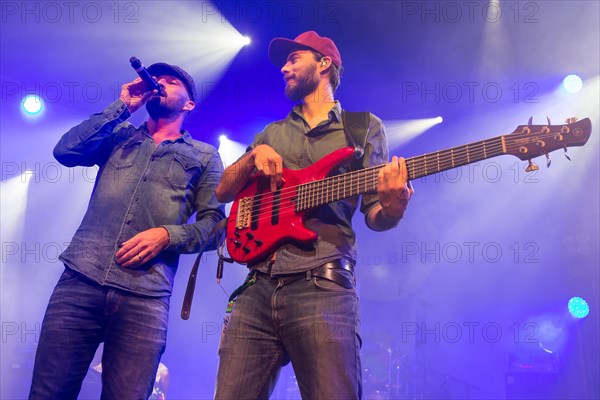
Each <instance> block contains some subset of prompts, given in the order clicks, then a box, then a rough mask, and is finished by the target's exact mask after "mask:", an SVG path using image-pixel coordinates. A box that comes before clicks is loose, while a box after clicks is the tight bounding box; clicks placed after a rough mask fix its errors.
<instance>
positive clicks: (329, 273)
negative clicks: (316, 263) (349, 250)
mask: <svg viewBox="0 0 600 400" xmlns="http://www.w3.org/2000/svg"><path fill="white" fill-rule="evenodd" d="M340 270H346V271H349V272H350V273H352V275H354V264H352V263H351V262H350V261H348V260H344V259H338V260H334V261H330V262H328V263H325V264H323V265H321V266H320V267H317V268H313V269H312V270H310V275H311V276H312V277H319V278H323V279H327V280H330V281H333V282H335V283H337V284H339V285H341V286H343V287H345V288H346V289H352V288H353V287H354V282H353V280H352V279H350V278H348V277H347V276H346V275H344V274H340V273H339V271H340Z"/></svg>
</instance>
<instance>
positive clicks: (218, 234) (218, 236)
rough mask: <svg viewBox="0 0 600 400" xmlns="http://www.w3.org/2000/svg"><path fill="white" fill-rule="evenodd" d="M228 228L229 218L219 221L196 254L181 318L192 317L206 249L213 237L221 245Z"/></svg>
mask: <svg viewBox="0 0 600 400" xmlns="http://www.w3.org/2000/svg"><path fill="white" fill-rule="evenodd" d="M226 228H227V218H224V219H222V220H221V222H219V223H218V224H217V225H215V227H214V228H213V229H212V231H210V233H209V234H208V238H207V239H206V241H205V242H204V244H203V245H202V247H201V248H200V250H199V252H198V256H196V261H195V262H194V266H193V267H192V270H191V271H190V277H189V278H188V284H187V287H186V289H185V296H184V297H183V305H182V306H181V318H182V319H188V318H190V311H191V309H192V300H193V299H194V290H195V289H196V277H197V276H198V267H199V266H200V260H201V259H202V254H203V253H204V249H205V248H206V246H207V245H208V244H209V243H210V241H211V239H212V238H213V237H215V240H216V241H217V247H218V246H219V245H220V242H221V241H222V240H223V239H222V238H223V235H224V234H225V229H226Z"/></svg>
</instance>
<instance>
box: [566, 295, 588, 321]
mask: <svg viewBox="0 0 600 400" xmlns="http://www.w3.org/2000/svg"><path fill="white" fill-rule="evenodd" d="M569 312H570V313H571V315H572V316H574V317H575V318H585V317H587V315H588V314H589V313H590V306H589V305H588V303H587V301H585V300H584V299H582V298H581V297H571V299H570V300H569Z"/></svg>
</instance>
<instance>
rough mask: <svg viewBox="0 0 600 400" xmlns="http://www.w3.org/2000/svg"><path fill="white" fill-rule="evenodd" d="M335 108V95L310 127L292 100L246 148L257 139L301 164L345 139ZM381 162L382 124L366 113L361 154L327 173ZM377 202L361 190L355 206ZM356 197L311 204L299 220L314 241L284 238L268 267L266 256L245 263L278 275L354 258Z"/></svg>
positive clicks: (384, 156) (384, 154) (287, 164)
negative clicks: (278, 118)
mask: <svg viewBox="0 0 600 400" xmlns="http://www.w3.org/2000/svg"><path fill="white" fill-rule="evenodd" d="M341 111H342V107H341V105H340V103H339V102H338V101H336V102H335V106H334V107H333V109H332V110H331V111H330V112H329V117H328V119H327V120H325V121H322V122H321V123H319V124H318V125H317V126H316V127H315V128H313V129H310V127H309V125H308V123H307V122H306V120H305V119H304V118H303V116H302V110H301V107H300V105H296V106H295V107H294V108H293V109H292V111H291V112H290V113H289V114H288V116H287V117H286V118H285V119H283V120H281V121H276V122H273V123H271V124H269V125H267V126H266V127H265V129H264V130H263V131H262V132H261V133H259V134H258V135H256V137H255V138H254V142H253V143H252V144H251V145H250V146H249V147H248V150H251V149H252V148H254V147H256V146H257V145H259V144H267V145H269V146H271V147H272V148H273V149H274V150H275V151H276V152H277V153H279V154H280V155H281V157H282V158H283V167H284V168H288V169H293V170H298V169H303V168H306V167H308V166H310V165H311V164H313V163H315V162H316V161H319V160H320V159H321V158H323V157H324V156H326V155H328V154H329V153H331V152H333V151H335V150H338V149H340V148H343V147H347V146H349V145H350V144H349V141H348V140H347V138H346V135H345V133H344V126H343V123H342V120H341ZM387 162H388V146H387V140H386V138H385V128H384V126H383V123H382V122H381V120H380V119H379V118H377V117H376V116H375V115H373V114H371V118H370V123H369V129H368V136H367V145H366V148H365V153H364V157H363V158H362V160H360V161H358V162H357V161H354V162H349V163H346V164H342V165H341V166H340V167H339V168H337V170H334V171H333V172H332V174H338V173H345V172H349V171H351V170H355V169H359V168H366V167H370V166H375V165H381V164H385V163H387ZM377 202H378V200H377V194H364V195H362V200H361V205H360V210H361V212H362V213H363V214H365V215H366V214H367V213H368V212H369V211H370V210H371V209H372V208H373V207H374V206H375V205H376V204H377ZM358 203H359V196H353V197H350V198H347V199H344V200H340V201H336V202H333V203H329V204H327V205H324V206H320V207H318V208H316V209H314V210H312V211H311V212H309V214H308V215H307V218H306V221H305V225H306V227H307V228H308V229H311V230H312V231H314V232H316V233H317V235H318V240H317V241H316V242H315V243H314V244H311V245H308V246H303V245H298V244H293V243H288V244H284V245H282V246H281V247H280V248H279V249H278V250H277V252H276V256H275V261H274V263H273V264H272V265H271V267H270V268H271V270H270V271H269V265H270V264H271V258H269V259H267V260H265V261H263V262H261V263H259V264H256V265H253V266H251V267H252V268H256V269H259V270H260V271H262V272H265V273H268V272H270V273H271V275H279V274H290V273H296V272H303V271H307V270H310V269H313V268H315V267H318V266H320V265H322V264H324V263H326V262H329V261H332V260H335V259H339V258H345V259H347V260H349V261H351V262H353V263H355V261H356V236H355V234H354V230H353V228H352V216H353V215H354V212H355V211H356V209H357V208H358Z"/></svg>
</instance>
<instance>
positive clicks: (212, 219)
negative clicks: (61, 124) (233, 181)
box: [54, 100, 225, 297]
mask: <svg viewBox="0 0 600 400" xmlns="http://www.w3.org/2000/svg"><path fill="white" fill-rule="evenodd" d="M130 116H131V114H130V113H129V111H128V109H127V107H126V105H125V104H124V103H123V102H122V101H121V100H117V101H115V102H114V103H113V104H111V105H110V106H108V107H107V108H106V109H105V110H104V111H103V112H102V113H98V114H94V115H92V116H91V117H90V119H88V120H86V121H83V122H82V123H81V124H79V125H77V126H75V127H74V128H72V129H71V130H70V131H69V132H67V133H66V134H65V135H64V136H63V137H62V138H61V139H60V141H59V142H58V144H57V145H56V147H55V148H54V157H55V158H56V159H57V160H58V161H59V162H60V163H61V164H63V165H65V166H68V167H72V166H77V165H80V166H92V165H98V166H99V167H100V169H99V171H98V175H97V177H96V182H95V184H94V189H93V192H92V196H91V199H90V202H89V205H88V209H87V211H86V213H85V215H84V217H83V221H82V222H81V225H80V226H79V228H78V229H77V231H76V232H75V235H74V236H73V239H72V240H71V243H70V244H69V246H68V247H67V248H66V249H65V251H64V252H63V253H62V254H61V255H60V259H61V260H62V261H63V262H64V263H65V265H66V266H68V267H69V268H72V269H74V270H76V271H78V272H80V273H82V274H83V275H85V276H87V277H88V278H90V279H92V280H94V281H96V282H98V283H99V284H101V285H107V286H111V287H115V288H119V289H123V290H126V291H130V292H133V293H136V294H140V295H145V296H153V297H159V296H169V295H171V293H172V288H173V281H174V278H175V273H176V271H177V265H178V261H179V254H181V253H194V252H197V251H198V250H199V249H200V247H201V246H202V244H203V243H204V242H205V241H206V240H207V239H208V237H209V233H210V231H211V230H212V229H213V227H214V226H215V225H216V224H217V223H218V222H219V221H220V220H221V219H223V218H224V216H225V215H224V209H223V206H222V205H221V204H220V203H219V202H218V201H217V199H216V197H215V188H216V186H217V184H218V183H219V180H220V179H221V175H222V172H223V164H222V162H221V158H220V157H219V153H218V152H217V150H216V149H215V148H214V147H213V146H210V145H208V144H206V143H203V142H200V141H197V140H194V139H192V138H191V136H190V135H189V133H188V132H186V131H182V135H181V136H180V137H178V138H177V139H176V140H173V141H172V140H166V141H163V142H162V143H160V144H158V145H157V144H155V142H154V140H153V139H152V137H151V136H150V134H149V132H148V129H147V128H146V124H143V125H142V126H140V127H139V128H136V127H134V126H133V125H131V124H130V123H128V122H126V120H127V119H128V118H129V117H130ZM194 213H196V221H195V222H194V223H188V220H189V219H190V217H191V216H192V215H193V214H194ZM160 226H162V227H164V228H166V230H167V231H168V232H169V238H170V243H169V245H168V246H167V247H166V248H165V249H164V250H163V251H162V252H161V253H159V254H158V255H157V256H156V257H155V258H153V259H151V260H149V261H147V262H146V263H145V264H143V265H141V266H140V267H137V268H134V269H130V268H122V267H121V266H119V265H118V264H117V263H116V261H115V253H116V252H117V250H118V249H119V248H120V244H121V243H123V242H125V241H126V240H128V239H130V238H132V237H133V236H135V235H136V234H138V233H140V232H142V231H145V230H147V229H150V228H156V227H160ZM211 242H212V241H211ZM209 248H210V249H214V244H213V243H211V245H210V246H209Z"/></svg>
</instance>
